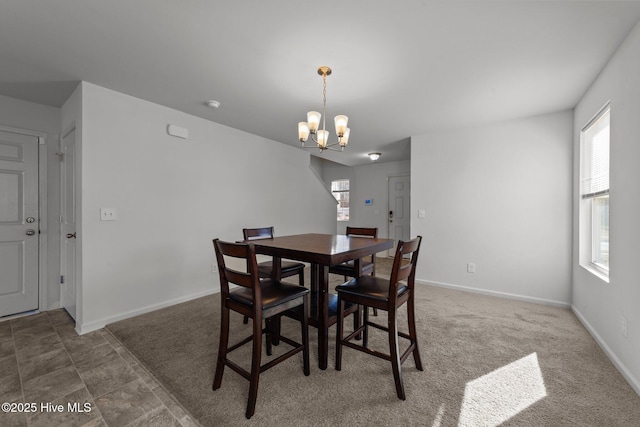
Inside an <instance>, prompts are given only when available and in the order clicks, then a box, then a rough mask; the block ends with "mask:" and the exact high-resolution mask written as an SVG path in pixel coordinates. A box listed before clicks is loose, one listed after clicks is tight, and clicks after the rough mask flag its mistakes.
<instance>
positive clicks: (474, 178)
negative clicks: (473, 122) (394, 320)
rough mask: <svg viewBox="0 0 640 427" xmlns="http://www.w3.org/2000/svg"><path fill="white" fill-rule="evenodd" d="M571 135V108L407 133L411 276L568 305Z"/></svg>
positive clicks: (449, 284)
mask: <svg viewBox="0 0 640 427" xmlns="http://www.w3.org/2000/svg"><path fill="white" fill-rule="evenodd" d="M571 141H572V113H571V111H564V112H559V113H554V114H548V115H543V116H537V117H530V118H525V119H521V120H513V121H507V122H502V123H496V124H491V125H486V126H478V127H472V128H466V129H452V130H440V131H434V132H430V133H427V134H424V135H419V136H414V137H412V139H411V206H412V212H411V216H412V220H411V234H412V235H422V236H423V243H422V249H421V257H420V260H419V264H418V268H417V279H419V280H420V281H427V282H431V283H435V284H439V285H443V286H451V287H457V288H461V289H465V290H471V291H475V292H486V293H491V294H495V295H502V296H509V297H513V298H522V299H526V300H530V301H537V302H544V303H548V304H557V305H564V306H568V304H569V303H570V301H571V299H570V298H571V267H570V264H571V209H572V207H571V200H572V196H571V195H572V193H571V186H572V183H571V180H572V174H571V170H572V142H571ZM418 209H424V210H425V211H426V217H425V218H424V219H420V218H418V217H417V216H418V215H417V212H418ZM467 263H475V265H476V272H475V273H473V274H472V273H467Z"/></svg>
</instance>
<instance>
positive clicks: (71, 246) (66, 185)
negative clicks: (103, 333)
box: [60, 129, 77, 319]
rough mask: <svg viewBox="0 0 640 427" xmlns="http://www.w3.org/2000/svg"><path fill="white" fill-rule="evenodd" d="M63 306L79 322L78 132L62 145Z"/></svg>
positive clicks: (73, 132) (61, 270)
mask: <svg viewBox="0 0 640 427" xmlns="http://www.w3.org/2000/svg"><path fill="white" fill-rule="evenodd" d="M60 152H61V156H60V165H61V167H60V176H61V191H60V193H61V201H60V232H61V236H60V242H61V248H60V263H61V266H60V275H61V284H60V305H62V307H63V308H64V309H65V310H67V312H68V313H69V315H71V317H73V318H74V319H75V318H76V199H77V198H76V172H75V171H76V131H75V129H72V130H71V131H70V132H69V133H67V134H66V135H65V136H64V137H63V138H62V141H61V142H60Z"/></svg>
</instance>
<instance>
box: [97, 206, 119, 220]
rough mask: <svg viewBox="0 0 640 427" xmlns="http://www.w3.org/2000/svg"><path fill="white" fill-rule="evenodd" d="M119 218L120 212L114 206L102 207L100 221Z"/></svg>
mask: <svg viewBox="0 0 640 427" xmlns="http://www.w3.org/2000/svg"><path fill="white" fill-rule="evenodd" d="M117 219H118V212H116V210H115V209H113V208H100V221H115V220H117Z"/></svg>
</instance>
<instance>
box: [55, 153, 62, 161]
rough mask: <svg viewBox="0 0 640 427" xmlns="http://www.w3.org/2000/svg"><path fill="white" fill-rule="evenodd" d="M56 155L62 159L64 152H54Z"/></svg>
mask: <svg viewBox="0 0 640 427" xmlns="http://www.w3.org/2000/svg"><path fill="white" fill-rule="evenodd" d="M56 156H58V157H59V158H60V160H64V153H56Z"/></svg>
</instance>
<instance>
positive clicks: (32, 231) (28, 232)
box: [24, 228, 36, 236]
mask: <svg viewBox="0 0 640 427" xmlns="http://www.w3.org/2000/svg"><path fill="white" fill-rule="evenodd" d="M24 234H26V235H27V236H33V235H34V234H36V230H34V229H32V228H30V229H28V230H27V231H25V233H24Z"/></svg>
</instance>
